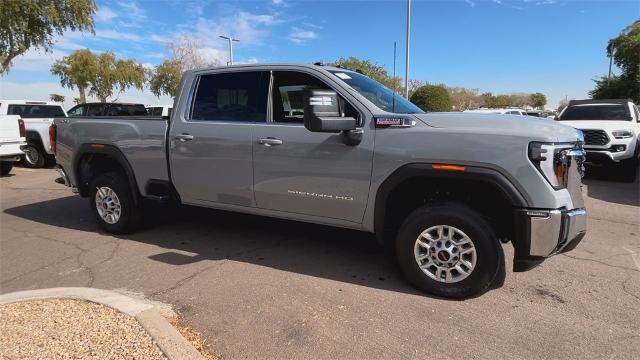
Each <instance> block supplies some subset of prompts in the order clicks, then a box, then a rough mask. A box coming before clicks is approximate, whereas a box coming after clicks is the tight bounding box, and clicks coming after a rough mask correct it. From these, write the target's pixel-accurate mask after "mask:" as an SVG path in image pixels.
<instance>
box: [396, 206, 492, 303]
mask: <svg viewBox="0 0 640 360" xmlns="http://www.w3.org/2000/svg"><path fill="white" fill-rule="evenodd" d="M396 256H397V259H398V262H399V265H400V268H401V269H402V271H403V272H404V274H405V276H406V277H407V279H408V280H409V282H411V283H412V284H413V285H414V286H416V287H417V288H418V289H420V290H422V291H425V292H427V293H430V294H433V295H436V296H442V297H446V298H456V299H460V298H468V297H472V296H477V295H480V294H482V293H484V292H485V291H487V290H488V289H489V287H490V286H491V285H492V284H493V283H494V281H495V280H496V277H497V276H498V275H499V273H500V270H501V269H502V270H504V254H503V252H502V247H501V245H500V242H499V241H498V239H497V237H496V235H495V233H494V232H493V229H492V228H491V226H490V225H489V224H488V223H487V222H486V221H485V220H484V219H483V218H482V216H480V214H478V213H477V212H476V211H474V210H473V209H471V208H469V207H467V206H465V205H462V204H455V203H444V204H434V205H427V206H423V207H421V208H419V209H417V210H415V211H413V212H412V213H411V214H410V215H409V217H407V219H406V220H405V221H404V223H403V224H402V226H401V228H400V231H399V232H398V237H397V239H396ZM502 276H504V271H502Z"/></svg>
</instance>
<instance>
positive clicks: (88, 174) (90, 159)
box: [73, 143, 141, 205]
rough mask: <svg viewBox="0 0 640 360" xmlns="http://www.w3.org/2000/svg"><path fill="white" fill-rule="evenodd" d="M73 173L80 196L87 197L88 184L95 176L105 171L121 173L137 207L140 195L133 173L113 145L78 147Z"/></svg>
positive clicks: (122, 155) (125, 159) (126, 161)
mask: <svg viewBox="0 0 640 360" xmlns="http://www.w3.org/2000/svg"><path fill="white" fill-rule="evenodd" d="M73 171H74V172H75V174H76V179H78V190H79V192H80V195H82V196H88V195H89V182H90V181H91V179H93V178H94V177H95V176H96V175H97V174H100V173H104V172H107V171H121V172H122V173H124V175H125V176H126V178H127V180H128V183H129V188H130V190H131V194H132V196H133V201H134V203H135V204H136V205H137V204H138V202H139V201H140V198H141V195H140V192H139V190H138V184H137V181H136V177H135V173H134V171H133V168H132V167H131V164H130V163H129V161H128V160H127V158H126V157H125V156H124V154H123V153H122V151H120V149H118V148H117V147H115V146H113V145H108V144H96V143H85V144H82V145H80V146H79V147H78V151H77V154H76V156H75V159H74V163H73Z"/></svg>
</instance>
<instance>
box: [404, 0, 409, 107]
mask: <svg viewBox="0 0 640 360" xmlns="http://www.w3.org/2000/svg"><path fill="white" fill-rule="evenodd" d="M410 34H411V0H407V44H406V46H405V55H404V57H405V59H404V97H405V98H407V99H408V98H409V38H410Z"/></svg>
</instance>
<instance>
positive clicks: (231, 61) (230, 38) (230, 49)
mask: <svg viewBox="0 0 640 360" xmlns="http://www.w3.org/2000/svg"><path fill="white" fill-rule="evenodd" d="M220 37H221V38H223V39H225V40H228V41H229V62H228V65H233V42H234V41H236V42H237V41H240V40H239V39H234V38H232V37H231V36H224V35H220Z"/></svg>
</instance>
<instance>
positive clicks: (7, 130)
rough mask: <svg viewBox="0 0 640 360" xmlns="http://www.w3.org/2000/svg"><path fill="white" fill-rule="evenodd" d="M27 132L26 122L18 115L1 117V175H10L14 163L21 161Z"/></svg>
mask: <svg viewBox="0 0 640 360" xmlns="http://www.w3.org/2000/svg"><path fill="white" fill-rule="evenodd" d="M25 134H26V131H25V128H24V122H23V121H22V119H20V117H19V116H16V115H0V175H2V176H5V175H7V174H9V172H10V171H11V169H12V168H13V163H15V162H16V161H20V156H21V155H22V154H23V152H22V150H21V149H20V148H21V147H23V146H25V145H26V144H27V143H26V142H25V141H24V137H25Z"/></svg>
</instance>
